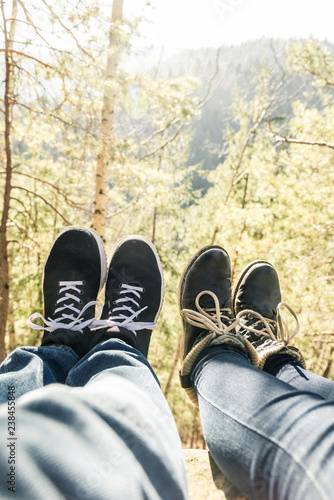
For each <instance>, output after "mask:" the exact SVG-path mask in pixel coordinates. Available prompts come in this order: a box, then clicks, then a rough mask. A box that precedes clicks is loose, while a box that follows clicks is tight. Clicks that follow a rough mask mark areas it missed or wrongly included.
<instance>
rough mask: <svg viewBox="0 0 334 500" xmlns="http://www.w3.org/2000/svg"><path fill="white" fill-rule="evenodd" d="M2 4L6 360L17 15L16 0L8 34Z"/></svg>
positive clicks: (0, 260)
mask: <svg viewBox="0 0 334 500" xmlns="http://www.w3.org/2000/svg"><path fill="white" fill-rule="evenodd" d="M0 1H1V14H2V20H3V33H4V39H5V52H4V54H5V75H6V76H5V78H6V80H5V95H4V107H5V153H6V163H5V176H6V177H5V187H4V197H3V206H2V217H1V223H0V361H2V360H3V359H4V358H5V357H6V344H5V336H6V325H7V318H8V306H9V269H8V237H7V222H8V216H9V205H10V199H11V190H12V151H11V129H12V112H13V110H12V108H13V102H14V101H13V92H14V88H13V87H14V80H13V71H14V66H13V59H12V49H13V39H14V32H15V19H16V16H17V0H13V6H12V16H11V27H10V32H9V33H8V20H7V19H6V16H5V9H4V2H3V0H0Z"/></svg>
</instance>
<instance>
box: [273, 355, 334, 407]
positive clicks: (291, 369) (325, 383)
mask: <svg viewBox="0 0 334 500" xmlns="http://www.w3.org/2000/svg"><path fill="white" fill-rule="evenodd" d="M264 371H266V372H267V373H270V374H271V375H274V377H277V378H278V379H280V380H283V382H286V383H287V384H290V385H292V386H293V387H295V388H296V389H300V390H301V391H311V392H314V393H315V394H319V396H322V397H323V398H325V399H332V400H334V381H333V380H328V379H327V378H324V377H320V376H319V375H316V374H315V373H312V372H310V371H309V370H306V369H305V368H303V367H302V365H301V364H300V363H299V361H297V360H296V359H292V358H291V357H290V356H288V355H279V354H278V355H276V356H271V357H270V358H269V360H268V361H267V362H266V364H265V366H264Z"/></svg>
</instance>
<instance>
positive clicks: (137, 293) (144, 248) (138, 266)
mask: <svg viewBox="0 0 334 500" xmlns="http://www.w3.org/2000/svg"><path fill="white" fill-rule="evenodd" d="M163 296H164V282H163V275H162V268H161V263H160V259H159V256H158V253H157V251H156V249H155V247H154V245H153V244H152V243H151V242H150V241H149V240H148V239H146V238H144V237H142V236H126V237H125V238H122V239H121V240H119V241H118V242H117V243H116V245H115V246H114V248H113V250H112V252H111V256H110V264H109V268H108V273H107V280H106V298H105V305H104V308H103V313H102V318H101V320H100V321H95V322H94V325H95V328H101V327H108V328H109V330H108V335H109V337H117V338H122V339H124V340H126V341H127V342H128V343H130V344H132V345H134V346H135V347H137V349H138V350H140V351H141V353H142V354H143V355H144V356H145V357H147V353H148V348H149V345H150V340H151V335H152V330H154V329H155V327H156V322H157V320H158V317H159V314H160V310H161V307H162V303H163ZM115 327H117V329H120V333H121V334H119V333H117V331H116V332H115V331H114V330H113V329H115ZM124 330H125V331H124ZM129 332H130V334H129ZM126 333H127V334H128V335H126ZM131 338H132V340H131Z"/></svg>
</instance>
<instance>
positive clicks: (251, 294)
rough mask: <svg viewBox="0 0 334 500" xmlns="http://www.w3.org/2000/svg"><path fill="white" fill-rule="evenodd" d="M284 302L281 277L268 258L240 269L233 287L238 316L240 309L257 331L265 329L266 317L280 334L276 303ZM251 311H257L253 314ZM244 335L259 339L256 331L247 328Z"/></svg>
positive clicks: (234, 306) (246, 321)
mask: <svg viewBox="0 0 334 500" xmlns="http://www.w3.org/2000/svg"><path fill="white" fill-rule="evenodd" d="M280 302H281V291H280V285H279V279H278V275H277V272H276V270H275V268H274V267H273V266H272V265H271V264H269V263H268V262H265V261H254V262H251V263H250V264H249V265H248V266H246V268H245V269H244V270H243V271H242V272H241V274H240V276H239V277H238V278H237V281H236V283H235V286H234V288H233V296H232V305H233V310H234V313H235V315H236V316H237V315H238V314H239V313H241V311H249V312H248V313H246V312H245V314H242V317H243V323H244V324H247V326H251V327H252V328H254V329H255V330H263V329H264V328H265V326H266V325H265V323H264V321H261V319H260V317H259V315H260V316H261V317H262V318H264V319H265V320H267V323H268V324H269V325H270V331H271V332H272V335H273V336H274V337H277V306H278V304H279V303H280ZM252 311H253V312H255V313H258V314H252ZM244 336H246V338H247V339H248V340H249V341H250V342H252V341H256V340H259V339H258V336H257V334H256V333H255V332H252V331H251V330H247V331H246V330H245V331H244Z"/></svg>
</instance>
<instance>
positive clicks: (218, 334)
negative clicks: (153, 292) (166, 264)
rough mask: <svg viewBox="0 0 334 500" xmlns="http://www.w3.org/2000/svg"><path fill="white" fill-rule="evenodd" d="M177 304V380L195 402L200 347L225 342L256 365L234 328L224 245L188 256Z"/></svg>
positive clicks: (253, 351)
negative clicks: (179, 358)
mask: <svg viewBox="0 0 334 500" xmlns="http://www.w3.org/2000/svg"><path fill="white" fill-rule="evenodd" d="M179 308H180V314H181V317H182V323H183V338H182V344H181V356H182V360H183V362H182V367H181V370H180V374H179V375H180V381H181V386H182V387H183V388H184V389H185V390H186V393H187V395H188V396H189V398H190V400H191V401H192V402H193V403H194V404H195V405H196V406H198V401H197V397H196V392H195V389H194V388H193V386H192V383H191V379H190V373H191V369H192V366H193V364H194V362H195V360H196V358H197V357H198V355H199V354H200V353H201V352H202V351H203V349H205V348H206V347H208V346H214V345H223V344H225V345H228V346H232V347H236V348H239V349H241V350H242V351H243V352H245V353H247V354H248V356H249V358H250V360H251V362H252V363H253V364H255V366H257V362H258V358H257V354H256V351H255V349H254V348H253V347H252V345H251V344H250V343H249V342H247V341H245V340H244V338H243V337H242V336H241V335H238V334H237V333H236V331H235V327H236V325H237V323H238V321H237V320H236V319H235V318H234V316H233V313H232V307H231V264H230V258H229V256H228V254H227V252H226V251H225V250H224V249H223V248H221V247H220V246H218V245H212V246H207V247H204V248H202V249H201V250H200V251H199V252H197V253H196V255H195V256H194V257H193V258H192V259H191V260H190V262H189V264H188V265H187V267H186V269H185V271H184V273H183V276H182V278H181V281H180V285H179Z"/></svg>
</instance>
